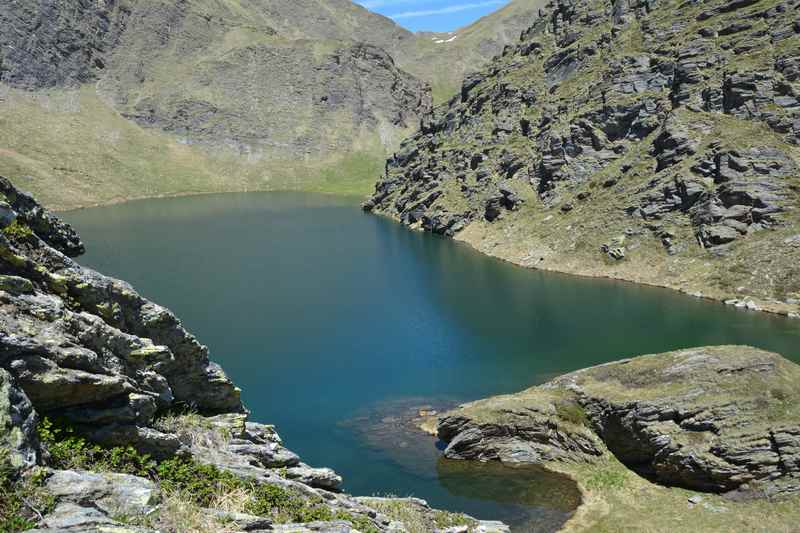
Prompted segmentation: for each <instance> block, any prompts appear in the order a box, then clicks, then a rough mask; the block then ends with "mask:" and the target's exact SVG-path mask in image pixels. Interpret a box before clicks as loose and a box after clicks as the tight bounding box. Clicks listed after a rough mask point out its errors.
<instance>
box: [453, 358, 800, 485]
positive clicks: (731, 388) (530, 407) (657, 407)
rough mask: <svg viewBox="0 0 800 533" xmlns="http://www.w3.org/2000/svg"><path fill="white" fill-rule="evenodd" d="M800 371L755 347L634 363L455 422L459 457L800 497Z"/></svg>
mask: <svg viewBox="0 0 800 533" xmlns="http://www.w3.org/2000/svg"><path fill="white" fill-rule="evenodd" d="M798 383H800V366H798V365H796V364H794V363H791V362H789V361H787V360H786V359H784V358H782V357H781V356H779V355H777V354H774V353H769V352H764V351H762V350H757V349H755V348H749V347H744V346H720V347H708V348H695V349H688V350H682V351H678V352H670V353H665V354H659V355H648V356H642V357H637V358H634V359H627V360H622V361H619V362H615V363H609V364H605V365H601V366H597V367H593V368H588V369H585V370H580V371H578V372H574V373H571V374H567V375H564V376H561V377H559V378H557V379H554V380H553V381H551V382H549V383H546V384H544V385H541V386H539V387H534V388H532V389H529V390H527V391H524V392H521V393H519V394H512V395H508V396H499V397H496V398H490V399H487V400H481V401H477V402H474V403H470V404H466V405H464V406H461V407H460V408H458V409H456V410H454V411H452V412H450V413H447V414H446V415H444V416H443V417H442V418H441V420H440V423H439V428H438V433H439V437H440V438H441V439H442V440H443V441H445V442H447V443H448V446H447V449H446V450H445V452H444V453H445V456H446V457H449V458H453V459H479V460H501V461H504V462H509V463H547V462H550V461H571V462H576V461H577V462H584V463H589V464H593V463H599V462H600V461H601V460H602V459H603V457H605V456H606V454H608V453H611V454H613V455H614V456H615V457H616V458H617V459H618V460H619V461H620V462H622V463H623V464H625V465H627V466H629V467H630V468H632V469H634V470H636V471H638V472H640V473H641V474H643V475H645V476H647V477H650V478H652V479H654V480H655V481H657V482H658V483H662V484H666V485H676V486H681V487H686V488H690V489H694V490H698V491H707V492H717V493H723V492H725V493H727V492H731V491H738V492H740V493H747V494H749V495H755V496H776V495H787V494H794V493H797V492H798V491H800V461H799V460H798V459H800V423H798V421H799V420H800V417H799V416H798V411H797V400H798V397H800V388H798Z"/></svg>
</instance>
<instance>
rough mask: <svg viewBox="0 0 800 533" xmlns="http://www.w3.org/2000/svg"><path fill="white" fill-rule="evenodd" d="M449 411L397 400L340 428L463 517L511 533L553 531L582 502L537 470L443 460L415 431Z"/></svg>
mask: <svg viewBox="0 0 800 533" xmlns="http://www.w3.org/2000/svg"><path fill="white" fill-rule="evenodd" d="M453 407H455V403H454V402H453V401H451V400H446V399H441V398H433V399H432V398H403V399H396V400H391V401H387V402H381V403H380V404H378V405H375V406H372V407H370V408H365V409H361V410H360V411H359V412H358V414H357V415H356V416H355V417H353V418H351V419H348V420H346V421H343V422H341V423H340V426H341V427H344V428H347V429H348V430H349V431H353V432H355V433H356V434H358V435H359V436H360V438H361V439H363V443H364V444H365V445H366V446H368V447H369V448H371V449H373V450H375V451H377V452H379V453H383V454H384V455H385V457H386V458H387V460H388V461H391V462H392V463H394V464H395V465H397V466H398V467H399V468H401V469H403V470H404V471H407V472H411V473H413V474H414V475H417V476H421V477H426V478H430V479H431V480H432V481H435V482H436V483H437V484H438V485H439V486H440V487H441V488H442V489H443V490H444V492H445V493H446V494H447V496H448V497H449V498H450V499H451V501H452V502H453V503H454V504H455V505H457V507H454V508H456V509H458V510H460V511H462V512H466V513H469V514H472V515H474V516H478V517H480V518H487V519H488V518H491V519H494V520H502V521H503V522H505V523H506V524H508V525H510V526H511V527H512V530H513V531H519V532H525V533H530V532H550V531H557V530H558V529H559V528H560V527H561V526H562V525H563V524H564V523H565V522H566V521H567V520H568V519H569V517H570V516H572V514H573V513H574V511H575V509H577V507H578V506H579V505H580V503H581V495H580V491H579V490H578V487H577V485H576V484H575V482H574V481H573V480H572V479H570V478H569V477H567V476H565V475H563V474H559V473H555V472H551V471H548V470H546V469H544V468H540V467H536V466H506V465H503V464H500V463H496V462H492V463H480V462H474V461H452V460H448V459H445V458H444V457H443V456H442V453H441V452H442V450H443V449H444V443H442V442H441V441H437V440H436V437H434V436H433V435H431V434H429V433H426V432H424V431H422V430H421V429H420V427H421V426H422V427H425V426H427V428H428V429H430V428H432V427H435V426H433V425H432V424H430V423H431V422H434V421H435V419H436V415H437V414H439V413H442V412H444V411H446V410H448V409H451V408H453Z"/></svg>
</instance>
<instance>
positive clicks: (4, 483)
mask: <svg viewBox="0 0 800 533" xmlns="http://www.w3.org/2000/svg"><path fill="white" fill-rule="evenodd" d="M82 252H83V244H82V243H81V241H80V239H79V237H78V235H77V234H76V233H75V232H74V231H73V229H72V228H70V227H69V226H68V225H66V224H64V223H63V222H61V221H60V220H58V219H57V218H56V217H55V216H53V215H52V214H51V213H49V212H48V211H47V210H45V209H43V208H42V207H41V206H40V205H39V204H38V203H37V202H36V200H34V199H33V198H32V197H31V196H30V195H28V194H25V193H23V192H21V191H19V190H17V189H16V188H15V187H14V186H13V185H12V184H11V183H10V182H8V181H7V180H5V179H4V178H0V531H3V532H16V531H23V530H34V528H38V529H35V530H36V531H42V532H44V531H47V532H56V531H59V532H64V531H67V532H94V531H119V532H122V531H126V532H132V531H135V532H150V531H161V532H175V533H177V532H181V533H182V532H185V531H198V532H204V533H206V532H207V533H214V532H221V531H226V532H231V531H293V532H305V531H327V532H337V533H338V532H349V531H361V532H362V533H367V532H380V531H393V532H402V531H408V532H411V533H413V532H415V531H434V530H441V531H453V530H457V531H475V532H478V531H483V532H492V531H495V532H501V531H507V528H506V527H505V526H504V525H502V524H499V523H493V522H479V521H477V520H474V519H472V518H469V517H467V516H464V515H460V514H455V513H447V512H444V511H437V510H433V509H431V508H429V507H428V506H427V505H426V504H425V503H424V502H422V501H420V500H410V499H368V500H363V501H362V500H359V499H356V498H354V497H352V496H349V495H347V494H343V493H341V492H340V491H339V490H338V488H339V485H340V484H341V482H342V480H341V478H340V477H339V476H338V475H337V474H336V473H335V472H333V471H332V470H330V469H328V468H312V467H310V466H308V465H306V464H304V463H302V462H301V461H300V458H299V457H298V456H297V455H296V454H294V453H292V452H291V451H289V450H287V449H286V448H285V447H284V446H283V445H282V443H281V440H280V438H279V437H278V435H277V433H276V432H275V429H274V428H273V427H272V426H267V425H263V424H257V423H254V422H250V421H248V419H247V412H246V410H245V408H244V407H243V405H242V403H241V401H240V397H239V392H240V391H239V390H238V389H237V388H236V387H235V386H234V385H233V383H232V382H231V381H230V380H229V379H228V378H227V377H226V375H225V373H224V372H223V371H222V369H221V368H220V367H219V366H218V365H216V364H214V363H213V362H211V361H210V360H209V357H208V350H207V348H206V347H204V346H202V345H201V344H200V343H199V342H198V341H197V340H196V339H195V337H193V336H192V335H191V334H190V333H188V332H187V331H186V330H185V329H184V328H183V327H182V325H181V323H180V321H179V320H178V319H177V318H176V317H175V316H174V315H173V314H172V313H171V312H169V311H168V310H167V309H164V308H163V307H161V306H159V305H157V304H155V303H153V302H150V301H148V300H146V299H145V298H142V297H141V296H140V295H138V294H137V293H136V292H135V291H134V290H133V288H131V287H130V286H129V285H128V284H126V283H125V282H122V281H119V280H116V279H112V278H108V277H106V276H103V275H101V274H99V273H97V272H95V271H93V270H90V269H87V268H83V267H81V266H80V265H78V264H77V263H75V262H74V261H73V260H72V259H70V257H74V256H77V255H80V254H81V253H82ZM453 528H455V529H453Z"/></svg>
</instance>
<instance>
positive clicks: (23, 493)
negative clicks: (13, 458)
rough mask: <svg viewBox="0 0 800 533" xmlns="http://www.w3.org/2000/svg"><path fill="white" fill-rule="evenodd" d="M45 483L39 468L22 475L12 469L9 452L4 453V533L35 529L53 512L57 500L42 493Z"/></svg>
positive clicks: (0, 463)
mask: <svg viewBox="0 0 800 533" xmlns="http://www.w3.org/2000/svg"><path fill="white" fill-rule="evenodd" d="M44 479H45V474H44V471H43V470H41V469H38V468H36V469H33V470H31V471H30V472H29V473H28V474H27V475H25V476H23V475H20V474H19V473H18V472H16V469H14V468H13V467H12V465H11V462H10V460H9V458H8V450H6V449H0V531H2V532H3V533H17V532H18V531H26V530H28V529H33V528H34V527H36V522H37V521H38V520H39V519H41V517H42V515H44V514H46V513H48V512H49V511H50V510H51V509H52V508H53V505H54V503H55V502H54V500H53V498H52V497H51V496H49V495H47V494H46V493H45V492H44V491H43V490H42V485H43V484H44Z"/></svg>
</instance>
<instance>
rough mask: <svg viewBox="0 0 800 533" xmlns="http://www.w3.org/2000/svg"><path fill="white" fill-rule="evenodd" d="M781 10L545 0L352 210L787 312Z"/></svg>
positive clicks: (742, 0)
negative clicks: (514, 39) (512, 42)
mask: <svg viewBox="0 0 800 533" xmlns="http://www.w3.org/2000/svg"><path fill="white" fill-rule="evenodd" d="M797 19H798V3H797V2H796V1H795V0H791V1H786V2H781V1H778V0H760V1H759V0H731V1H724V0H714V1H711V2H705V3H702V4H694V3H681V2H678V1H677V0H662V1H649V2H648V1H644V2H636V3H628V2H626V1H622V0H618V1H615V2H613V3H612V4H607V3H604V2H599V1H595V0H583V1H570V0H557V1H553V2H551V3H550V4H549V5H548V6H547V7H546V9H545V13H544V15H543V16H542V17H541V18H540V19H539V20H538V21H537V22H536V23H535V24H534V25H533V26H531V27H530V28H529V29H528V30H526V31H525V32H524V34H523V36H522V39H521V41H520V42H519V43H518V44H517V45H516V46H515V47H513V48H510V49H508V50H507V51H506V53H505V54H504V55H503V56H502V57H500V58H498V59H497V60H495V61H493V62H492V63H491V64H490V65H489V66H488V67H487V69H485V70H484V71H482V72H481V73H479V74H476V75H474V76H470V77H469V78H468V79H466V80H465V82H464V84H463V87H462V90H461V94H460V95H459V96H458V97H456V98H454V99H452V100H451V101H450V102H449V103H448V105H447V106H443V107H440V108H437V109H436V110H435V111H434V112H433V113H432V114H430V115H429V116H428V117H426V118H425V119H424V121H423V126H422V131H421V132H419V133H418V134H416V135H415V136H414V137H413V138H411V139H409V140H408V141H406V142H404V144H403V146H402V148H401V150H400V151H398V152H397V153H396V154H395V155H394V156H393V157H392V158H391V159H390V160H389V162H388V163H387V172H386V175H385V176H384V177H383V179H382V180H381V181H380V183H379V184H378V185H377V187H376V192H375V195H374V196H373V198H372V199H371V200H370V201H369V202H367V204H366V205H365V207H366V208H367V209H371V210H374V211H376V212H380V213H385V214H388V215H390V216H393V217H395V218H397V219H399V220H401V221H403V223H405V224H407V225H409V226H413V227H421V228H424V229H426V230H429V231H433V232H436V233H442V234H446V235H451V236H457V238H459V239H461V240H464V241H467V242H469V243H471V244H472V245H473V246H475V247H477V248H478V249H480V250H482V251H484V252H486V253H489V254H492V255H495V256H498V257H502V258H504V259H508V260H510V261H513V262H516V263H519V264H522V265H525V266H530V267H536V268H543V269H552V270H560V271H565V272H571V273H577V274H585V275H593V276H610V277H615V278H621V279H627V280H632V281H637V282H642V283H651V284H656V285H662V286H667V287H673V288H676V289H680V290H683V291H687V292H691V293H702V294H703V295H704V296H708V297H712V298H717V299H725V300H728V301H729V303H731V304H736V305H737V306H742V307H749V308H766V309H769V310H773V311H778V312H783V313H789V314H794V315H797V313H798V310H799V309H800V307H799V304H800V270H798V266H797V265H799V264H800V212H799V211H798V209H797V208H798V206H800V171H799V170H798V168H799V167H798V165H799V164H800V149H798V147H797V144H798V142H800V98H798V96H799V95H800V76H799V75H798V66H800V37H798V33H797V32H798V31H800V24H798V23H797V22H796V20H797Z"/></svg>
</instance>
